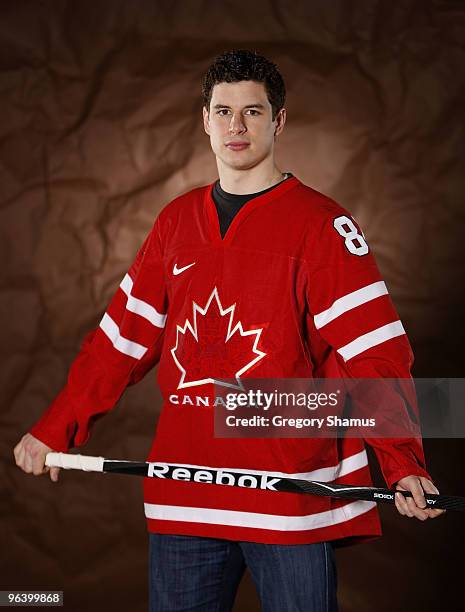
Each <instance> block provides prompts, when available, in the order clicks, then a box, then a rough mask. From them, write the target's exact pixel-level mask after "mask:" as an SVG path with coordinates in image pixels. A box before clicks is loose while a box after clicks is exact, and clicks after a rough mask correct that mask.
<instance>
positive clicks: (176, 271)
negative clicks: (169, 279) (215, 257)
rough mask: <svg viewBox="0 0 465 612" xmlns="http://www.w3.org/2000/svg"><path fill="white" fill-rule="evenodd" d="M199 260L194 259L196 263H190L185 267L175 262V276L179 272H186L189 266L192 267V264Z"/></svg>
mask: <svg viewBox="0 0 465 612" xmlns="http://www.w3.org/2000/svg"><path fill="white" fill-rule="evenodd" d="M196 263H197V262H195V261H194V263H191V264H188V265H187V266H184V267H183V268H178V264H177V263H175V264H174V267H173V274H174V275H175V276H177V275H178V274H181V272H184V270H187V268H190V267H191V266H193V265H195V264H196Z"/></svg>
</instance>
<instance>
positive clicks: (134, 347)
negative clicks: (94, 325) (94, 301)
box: [100, 313, 148, 359]
mask: <svg viewBox="0 0 465 612" xmlns="http://www.w3.org/2000/svg"><path fill="white" fill-rule="evenodd" d="M100 327H101V328H102V329H103V331H104V332H105V334H106V335H107V336H108V338H109V339H110V340H111V343H112V344H113V346H114V347H115V349H116V350H118V351H120V353H124V354H125V355H129V356H130V357H134V358H135V359H141V358H142V357H143V356H144V355H145V353H146V352H147V350H148V349H147V347H145V346H142V344H138V343H137V342H133V341H132V340H128V339H127V338H124V337H123V336H121V334H120V333H119V327H118V325H117V324H116V323H115V322H114V321H113V319H112V318H111V317H110V315H108V314H107V313H105V314H104V315H103V318H102V320H101V321H100Z"/></svg>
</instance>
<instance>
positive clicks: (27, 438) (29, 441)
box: [13, 433, 60, 482]
mask: <svg viewBox="0 0 465 612" xmlns="http://www.w3.org/2000/svg"><path fill="white" fill-rule="evenodd" d="M13 452H14V455H15V461H16V465H17V466H18V467H20V468H21V469H22V470H23V471H24V472H26V474H34V475H35V476H39V475H40V474H47V473H48V472H50V480H52V481H53V482H57V480H58V474H59V472H60V468H57V467H52V468H50V467H48V466H46V465H45V456H46V455H47V453H50V452H53V449H52V448H50V446H47V445H46V444H44V443H43V442H41V441H40V440H38V439H37V438H34V436H32V435H31V434H29V433H27V434H24V436H23V437H22V438H21V440H20V441H19V442H18V444H17V445H16V446H15V448H14V451H13Z"/></svg>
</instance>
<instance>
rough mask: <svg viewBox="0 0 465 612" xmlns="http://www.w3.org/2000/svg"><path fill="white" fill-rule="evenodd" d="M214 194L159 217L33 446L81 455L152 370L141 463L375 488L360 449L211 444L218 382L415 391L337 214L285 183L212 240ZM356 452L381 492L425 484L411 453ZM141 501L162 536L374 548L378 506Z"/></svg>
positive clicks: (220, 496)
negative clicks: (374, 472) (154, 385)
mask: <svg viewBox="0 0 465 612" xmlns="http://www.w3.org/2000/svg"><path fill="white" fill-rule="evenodd" d="M212 187H213V183H212V184H210V185H207V186H204V187H200V188H197V189H193V190H192V191H190V192H188V193H186V194H184V195H182V196H180V197H178V198H176V199H174V200H173V201H171V202H170V203H169V204H168V205H167V206H165V208H164V209H163V210H162V211H161V213H160V214H159V215H158V217H157V219H156V221H155V223H154V225H153V227H152V230H151V231H150V233H149V235H148V236H147V238H146V240H145V241H144V243H143V245H142V247H141V248H140V250H139V252H138V253H137V255H136V257H135V260H134V262H133V264H132V265H131V267H130V268H129V270H128V273H127V274H126V275H125V276H124V278H123V279H122V281H121V284H120V286H119V287H118V289H117V290H116V293H115V294H114V296H113V298H112V300H111V301H110V304H109V306H108V308H107V310H106V312H105V313H104V315H103V318H102V319H101V321H100V324H99V326H98V327H97V328H96V329H95V330H93V331H92V332H91V333H89V334H88V335H87V336H86V338H85V340H84V343H83V345H82V347H81V350H80V352H79V354H78V356H77V357H76V359H75V361H74V362H73V364H72V366H71V368H70V371H69V376H68V381H67V383H66V385H65V386H64V388H63V389H62V390H61V392H60V393H59V395H58V396H57V398H56V399H55V401H54V402H53V403H52V404H51V405H50V406H49V408H48V409H47V411H46V412H45V413H44V414H43V416H42V417H41V419H40V420H39V421H38V422H37V423H36V424H35V425H34V427H33V428H32V429H31V430H30V433H32V434H33V435H34V436H36V437H37V438H38V439H39V440H42V441H43V442H44V443H46V444H48V445H49V446H50V447H52V448H53V449H55V450H57V451H66V450H68V449H69V448H70V447H72V446H81V445H83V444H84V443H85V442H86V441H87V440H88V438H89V435H90V430H91V426H92V423H93V421H94V420H95V419H96V418H97V417H98V416H100V415H102V414H104V413H105V412H108V411H109V410H111V409H112V407H113V406H114V405H115V403H116V402H117V400H118V398H119V397H120V396H121V394H122V393H123V391H124V389H125V388H126V387H127V386H128V385H130V384H133V383H135V382H137V381H138V380H140V379H141V378H142V377H143V376H144V375H145V374H146V373H147V372H148V371H149V370H150V369H151V368H152V367H153V365H154V364H156V363H158V362H159V369H158V378H157V380H158V383H159V385H160V388H161V391H162V394H163V400H164V401H163V408H162V412H161V415H160V418H159V421H158V425H157V431H156V435H155V437H154V440H153V444H152V447H151V450H150V452H149V456H148V457H147V460H149V461H160V462H166V463H174V464H182V465H186V464H187V465H190V466H196V467H198V466H205V467H210V468H225V469H228V470H231V471H234V472H240V471H241V470H242V471H246V472H247V473H254V472H255V473H256V474H257V475H263V474H266V475H270V476H271V477H274V476H288V477H299V478H308V479H313V480H319V481H326V482H336V483H352V484H359V485H371V484H372V481H371V478H370V472H369V467H368V461H367V453H366V450H365V445H364V442H363V440H361V439H329V438H324V439H323V438H320V439H306V438H299V439H297V438H295V439H294V438H281V439H279V438H261V439H260V438H240V439H237V438H234V439H227V438H218V437H215V436H214V430H213V416H214V406H213V405H210V406H208V405H205V402H202V403H201V405H199V402H198V401H197V399H198V398H199V397H202V398H205V397H209V398H211V399H212V398H213V397H214V381H215V380H218V379H225V378H234V377H241V378H247V377H251V378H311V377H323V376H327V377H355V378H372V377H382V378H409V377H410V366H411V362H412V352H411V348H410V345H409V342H408V339H407V336H406V334H405V331H404V328H403V326H402V323H401V322H400V321H399V318H398V315H397V313H396V311H395V309H394V307H393V304H392V302H391V299H390V297H389V295H388V292H387V289H386V285H385V284H384V282H383V280H382V278H381V276H380V273H379V271H378V268H377V266H376V263H375V260H374V258H373V255H372V253H371V252H370V250H369V247H368V245H367V243H366V241H365V239H364V237H363V234H362V232H361V230H360V228H359V227H358V225H357V224H356V223H355V221H354V220H353V218H352V217H351V216H350V214H349V213H348V212H347V211H346V210H344V209H343V208H342V207H341V206H339V205H338V204H337V203H336V202H334V201H333V200H331V199H330V198H328V197H326V196H324V195H322V194H321V193H319V192H317V191H315V190H314V189H312V188H310V187H308V186H306V185H304V184H303V183H302V182H301V181H300V180H299V179H298V178H297V177H295V176H294V177H292V178H290V179H288V180H286V181H283V182H282V183H280V184H279V185H277V186H276V187H275V188H274V189H272V190H271V191H268V192H266V193H264V194H263V195H261V196H258V197H256V198H253V199H252V200H250V201H248V202H247V203H246V204H245V205H244V206H243V207H242V208H241V209H240V211H239V212H238V214H237V215H236V217H235V218H234V220H233V221H232V223H231V225H230V226H229V228H228V230H227V232H226V234H225V236H224V238H221V234H220V228H219V222H218V216H217V212H216V208H215V205H214V202H213V200H212V197H211V191H212ZM242 354H243V355H245V356H246V358H245V357H243V356H242V358H241V355H242ZM392 392H393V393H396V392H395V391H392ZM398 393H401V391H399V392H398ZM393 401H402V402H407V401H411V399H408V398H406V397H402V396H399V395H398V396H397V397H395V398H393ZM212 403H213V402H212ZM366 442H368V443H369V444H370V445H372V446H373V448H374V450H375V452H376V455H377V457H378V460H379V462H380V466H381V469H382V472H383V475H384V477H385V479H386V482H387V484H388V486H391V485H393V484H394V483H395V482H397V481H398V480H399V479H400V478H402V477H404V476H407V475H409V474H416V475H423V476H426V477H428V478H429V475H428V473H427V472H426V470H425V461H424V455H423V450H422V445H421V441H420V440H419V439H412V438H411V439H369V440H366ZM144 500H145V515H146V518H147V525H148V530H149V531H153V532H159V533H171V534H188V535H189V534H191V535H202V536H209V537H219V538H228V539H232V540H248V541H255V542H264V543H281V544H295V543H311V542H317V541H323V540H342V539H344V538H350V540H346V542H349V541H356V540H357V539H358V540H360V539H370V538H373V537H376V536H378V535H380V534H381V528H380V522H379V516H378V511H377V507H376V504H375V503H373V502H365V501H353V500H342V499H333V498H330V497H315V496H310V495H298V494H294V493H276V492H273V491H267V490H257V489H245V488H238V487H229V486H224V485H220V484H205V483H199V482H186V481H180V480H168V479H166V480H163V479H158V478H145V479H144Z"/></svg>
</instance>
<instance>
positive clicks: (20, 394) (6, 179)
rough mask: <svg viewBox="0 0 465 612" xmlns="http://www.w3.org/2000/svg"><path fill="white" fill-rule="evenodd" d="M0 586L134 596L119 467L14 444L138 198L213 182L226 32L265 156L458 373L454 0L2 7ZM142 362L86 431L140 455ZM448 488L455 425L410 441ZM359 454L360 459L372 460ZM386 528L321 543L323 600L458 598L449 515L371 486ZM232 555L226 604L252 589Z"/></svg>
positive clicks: (130, 232)
mask: <svg viewBox="0 0 465 612" xmlns="http://www.w3.org/2000/svg"><path fill="white" fill-rule="evenodd" d="M0 11H1V13H0V104H1V107H0V110H1V114H0V119H1V120H0V185H1V192H0V232H1V237H0V248H1V260H2V261H1V264H2V266H1V267H2V280H1V285H0V287H1V317H0V321H1V338H2V342H1V344H0V350H1V354H2V367H1V371H0V375H1V390H2V398H3V400H2V409H1V410H2V411H1V415H0V418H1V433H2V435H1V440H0V451H1V462H0V470H1V473H0V475H1V481H0V486H1V496H0V517H1V522H2V534H1V536H0V537H1V544H0V589H7V588H15V589H28V588H34V589H63V590H64V591H65V601H66V604H65V609H66V610H68V611H69V612H73V611H76V612H77V611H81V610H83V609H87V610H89V611H90V612H93V611H97V610H99V611H100V610H110V609H111V610H113V611H115V612H118V611H120V610H121V611H122V610H133V611H134V612H139V611H142V610H145V609H146V607H147V580H146V574H147V558H146V552H147V550H146V549H147V538H146V534H145V521H144V517H143V506H142V487H141V481H139V479H132V478H126V477H124V476H112V477H109V476H101V475H83V474H82V473H71V472H67V473H66V474H63V472H62V474H61V481H60V482H59V483H58V484H53V483H51V482H50V480H49V479H48V478H45V477H41V478H34V477H32V476H28V475H25V474H23V473H22V472H21V471H20V470H19V469H17V468H15V467H14V461H13V455H12V449H13V446H14V445H15V444H16V442H17V441H18V440H19V438H20V436H21V435H22V434H23V433H24V431H25V430H26V429H27V428H28V427H29V426H30V425H31V424H32V423H33V422H34V421H35V420H36V419H37V418H38V416H39V415H40V414H41V412H42V411H43V410H44V408H45V407H46V406H47V404H48V403H49V402H50V401H51V400H52V398H53V397H54V395H55V394H56V393H57V392H58V390H59V388H60V387H61V385H62V384H63V383H64V381H65V377H66V372H67V368H68V366H69V364H70V362H71V360H72V358H73V356H74V355H75V354H76V351H77V349H78V346H79V343H80V341H81V340H82V338H83V335H84V333H85V332H86V331H87V330H88V329H90V328H91V327H92V326H94V325H95V324H96V323H97V322H98V321H99V319H100V317H101V315H102V313H103V310H104V308H105V306H106V304H107V301H108V299H109V298H110V296H111V295H112V294H113V292H114V291H115V289H116V287H117V285H118V283H119V281H120V279H121V278H122V276H123V275H124V273H125V271H126V269H127V267H128V265H129V264H130V262H131V260H132V258H133V256H134V255H135V252H136V250H137V248H138V246H139V245H140V243H141V241H142V239H143V237H144V235H145V234H146V232H147V231H148V230H149V229H150V226H151V223H152V221H153V219H154V217H155V216H156V214H157V213H158V212H159V210H160V209H161V208H162V207H163V206H164V205H165V204H166V203H167V202H168V201H169V200H170V199H171V198H173V197H174V196H176V195H178V194H180V193H182V192H184V191H186V190H188V189H191V188H193V187H195V186H198V185H201V184H205V183H206V182H210V181H212V180H213V179H214V178H215V177H216V176H217V175H216V166H215V162H214V157H213V154H212V153H211V150H210V148H209V142H208V137H207V136H206V135H205V134H204V132H203V128H202V121H201V97H200V80H201V77H202V74H203V72H204V70H205V69H206V67H207V66H208V64H209V62H210V60H211V59H212V57H213V56H214V55H215V54H216V53H218V52H221V51H223V50H225V49H228V48H231V47H246V48H253V49H257V50H258V51H260V52H262V53H263V54H265V55H268V56H269V57H271V58H272V59H273V60H274V61H276V62H277V63H278V65H279V67H280V69H281V71H282V73H283V76H284V78H285V80H286V83H287V90H288V99H287V104H286V107H287V109H288V123H287V126H286V128H285V131H284V134H283V135H282V137H281V138H280V141H279V144H278V162H279V164H280V166H281V168H282V169H283V170H291V171H292V172H294V174H296V175H297V176H298V177H299V178H300V179H301V180H303V181H304V182H306V183H307V184H309V185H311V186H313V187H314V188H316V189H319V190H320V191H323V192H324V193H326V194H328V195H330V196H332V197H334V198H335V199H336V200H338V201H339V202H340V203H341V204H342V205H343V206H345V207H347V208H348V209H349V210H350V211H351V212H352V213H353V214H354V216H355V217H356V218H357V219H358V221H359V222H360V223H361V225H362V227H363V228H364V230H365V234H366V235H367V238H368V239H369V242H370V244H371V246H372V248H373V249H374V251H375V253H376V256H377V259H378V262H379V265H380V267H381V269H382V271H383V273H384V275H385V278H386V281H387V283H388V286H389V288H390V291H391V293H392V295H393V297H394V300H395V302H396V305H397V307H398V309H399V311H400V314H401V317H402V318H403V321H404V324H405V326H406V328H407V331H408V333H409V336H410V338H411V341H412V344H413V347H414V351H415V354H416V365H415V371H414V373H415V374H416V375H417V376H463V375H464V359H463V346H464V341H465V333H464V329H463V328H464V325H463V314H464V306H465V298H464V295H465V291H464V276H465V274H464V243H465V239H464V232H465V228H464V223H463V221H464V195H465V168H464V154H465V145H464V143H465V139H464V136H465V134H464V108H465V90H464V85H465V61H464V60H465V44H464V41H465V3H464V2H463V1H458V0H456V1H453V0H449V1H446V0H443V1H440V0H436V1H433V0H423V1H417V2H415V1H413V0H409V1H408V0H397V2H390V1H388V0H385V1H382V0H381V1H376V0H357V1H356V2H350V1H346V0H333V1H320V0H319V1H315V0H312V1H311V2H310V1H308V2H304V1H296V0H294V1H293V2H285V1H274V2H273V1H268V2H267V1H259V0H255V2H226V1H224V2H214V1H213V0H211V1H203V2H202V1H200V0H198V1H197V0H196V1H191V0H184V1H166V0H163V1H160V0H158V1H152V2H148V1H147V2H146V1H141V0H132V1H129V0H127V1H121V0H111V1H110V0H100V1H97V2H96V1H93V2H90V1H88V0H85V1H82V0H81V1H79V2H72V1H65V0H56V1H41V2H39V1H24V0H15V1H13V0H10V1H6V0H4V1H3V2H2V3H1V7H0ZM159 407H160V396H159V392H158V389H157V388H156V385H155V384H154V372H151V373H150V374H149V375H148V376H147V378H146V379H145V380H144V381H142V382H141V383H140V384H139V385H138V386H136V387H134V388H132V389H130V390H129V391H128V392H127V393H126V395H125V396H124V398H123V399H122V401H121V402H120V404H119V405H118V406H117V407H116V409H115V410H114V411H113V412H112V413H111V414H110V415H108V416H107V417H106V418H105V419H103V421H101V422H99V423H98V424H97V426H96V428H95V430H94V436H93V438H92V441H91V442H90V443H89V444H88V445H87V446H86V447H84V449H83V452H85V453H88V454H103V455H106V456H108V457H115V458H133V459H138V458H144V457H145V453H146V452H147V450H148V448H149V444H150V440H151V436H152V431H153V428H154V425H155V423H156V418H157V412H158V410H159ZM425 449H426V453H427V460H428V467H429V469H430V471H431V473H432V475H433V477H434V478H435V480H436V482H437V484H438V486H439V488H440V490H441V491H442V492H449V493H462V494H465V484H464V478H463V475H462V474H463V473H462V466H463V464H464V444H463V441H460V440H458V441H443V440H434V441H425ZM374 474H375V476H376V477H378V478H379V473H378V471H377V469H376V468H374ZM381 512H382V517H383V524H384V528H385V537H384V538H383V539H382V540H378V541H377V542H374V543H371V544H362V545H359V546H355V547H350V548H347V549H343V550H340V551H338V560H339V596H340V602H341V612H353V611H355V610H357V612H363V611H367V612H368V611H370V610H373V609H375V608H376V610H378V612H383V611H388V610H393V609H394V610H409V611H414V612H415V611H416V610H423V611H425V610H436V609H437V608H438V606H440V605H442V606H443V607H444V606H446V601H448V597H450V601H451V602H455V603H451V604H450V607H448V609H451V610H458V609H461V606H460V604H459V603H458V602H457V599H456V598H457V596H458V595H459V592H460V590H461V589H460V585H461V582H460V580H461V572H460V565H461V561H460V559H461V554H460V550H459V547H460V543H459V541H460V538H462V541H463V536H464V533H465V530H464V528H463V517H461V516H458V515H457V514H456V515H454V514H453V513H451V512H449V513H447V514H446V515H445V516H444V517H441V518H440V519H437V521H429V522H426V523H420V522H419V521H416V520H415V519H408V518H406V517H400V516H398V515H397V513H396V511H395V510H394V509H393V508H391V507H383V508H382V509H381ZM258 609H259V608H258V602H257V597H256V595H255V592H254V587H253V585H252V583H251V581H250V579H249V578H248V577H246V578H245V579H244V581H243V583H242V585H241V589H240V593H239V597H238V601H237V606H236V610H238V611H240V610H241V611H245V610H247V611H252V610H258Z"/></svg>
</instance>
